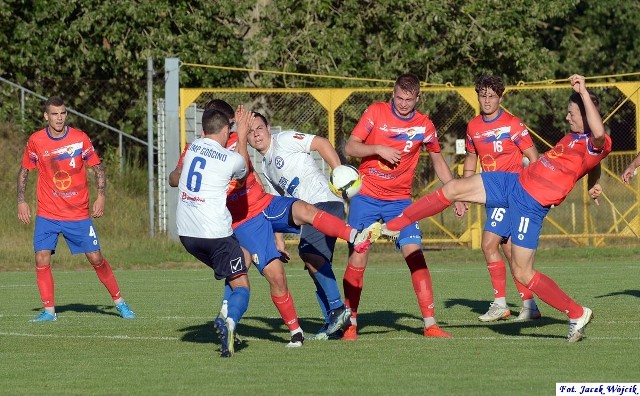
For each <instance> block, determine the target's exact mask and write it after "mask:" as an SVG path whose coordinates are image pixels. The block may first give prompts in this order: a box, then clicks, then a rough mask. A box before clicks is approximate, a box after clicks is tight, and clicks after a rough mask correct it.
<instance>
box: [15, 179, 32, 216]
mask: <svg viewBox="0 0 640 396" xmlns="http://www.w3.org/2000/svg"><path fill="white" fill-rule="evenodd" d="M28 177H29V170H28V169H27V168H22V167H21V168H20V170H19V171H18V188H17V190H18V219H20V221H21V222H23V223H24V224H29V223H30V222H31V208H30V207H29V204H28V203H27V201H26V199H25V193H26V191H27V179H28Z"/></svg>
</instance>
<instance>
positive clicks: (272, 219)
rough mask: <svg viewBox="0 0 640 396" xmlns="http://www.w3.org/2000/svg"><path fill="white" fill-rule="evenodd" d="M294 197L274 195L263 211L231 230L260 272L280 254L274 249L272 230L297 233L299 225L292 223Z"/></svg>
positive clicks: (278, 257)
mask: <svg viewBox="0 0 640 396" xmlns="http://www.w3.org/2000/svg"><path fill="white" fill-rule="evenodd" d="M296 201H297V199H295V198H288V197H274V198H273V199H272V200H271V203H270V204H269V206H267V207H266V208H265V209H264V211H263V212H262V213H261V214H259V215H257V216H255V217H253V218H252V219H249V220H247V221H245V222H244V223H242V224H240V225H239V226H238V227H236V228H235V229H234V230H233V232H234V233H235V234H236V236H237V237H238V241H240V246H242V247H243V248H245V249H247V250H248V251H249V254H251V261H252V262H253V264H254V265H255V266H256V268H257V269H258V271H260V274H262V271H263V270H264V268H265V267H266V266H267V265H268V264H269V263H270V262H272V261H273V260H278V259H280V257H281V256H282V254H281V253H280V252H279V251H278V249H276V242H275V240H274V236H273V233H274V232H286V233H298V232H300V227H297V226H296V225H295V224H294V223H293V215H292V213H291V205H293V203H294V202H296Z"/></svg>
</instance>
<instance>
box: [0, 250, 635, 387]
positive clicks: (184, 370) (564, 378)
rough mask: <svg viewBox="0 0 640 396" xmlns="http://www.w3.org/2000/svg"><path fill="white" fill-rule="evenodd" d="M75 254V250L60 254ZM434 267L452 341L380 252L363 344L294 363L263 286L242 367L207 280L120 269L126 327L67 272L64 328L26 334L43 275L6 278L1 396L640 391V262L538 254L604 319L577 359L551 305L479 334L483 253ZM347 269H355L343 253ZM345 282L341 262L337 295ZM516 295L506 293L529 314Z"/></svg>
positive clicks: (368, 288)
mask: <svg viewBox="0 0 640 396" xmlns="http://www.w3.org/2000/svg"><path fill="white" fill-rule="evenodd" d="M64 250H66V246H64V245H63V246H62V247H61V254H62V252H63V251H64ZM105 254H106V256H107V258H109V253H108V251H107V252H105ZM120 254H121V255H124V253H123V252H120ZM426 255H427V259H428V262H429V265H430V268H431V271H432V276H433V281H434V288H435V296H436V317H437V319H438V321H439V324H440V325H441V326H442V327H443V328H444V329H445V330H447V331H448V332H450V333H451V334H453V336H454V338H453V339H426V338H424V337H423V336H422V321H421V318H420V313H419V310H418V307H417V303H416V301H415V296H414V294H413V291H412V289H411V281H410V277H409V274H408V270H407V268H406V266H405V265H404V264H403V261H402V260H401V256H400V255H399V253H396V252H393V251H391V250H390V249H389V248H388V247H385V246H374V248H373V252H372V254H371V262H370V264H369V267H368V269H367V272H366V274H365V289H364V292H363V296H362V301H361V305H360V312H359V317H358V319H359V333H360V337H359V339H358V341H356V342H346V341H307V342H306V343H305V345H304V347H302V348H300V349H293V350H292V349H288V348H286V347H285V345H286V342H287V341H288V338H289V335H288V331H287V330H286V327H285V326H284V325H283V323H282V321H281V319H280V318H279V316H278V313H277V311H276V309H275V307H274V306H273V304H272V303H271V300H270V298H269V295H268V287H267V282H266V281H265V280H264V279H261V278H260V277H259V275H258V274H257V272H256V271H255V270H252V271H251V277H250V279H251V282H252V294H251V302H250V306H249V310H248V311H247V313H246V315H245V317H244V319H243V321H242V322H241V323H240V326H239V334H240V336H241V337H242V338H243V339H244V340H245V345H244V346H243V347H242V348H240V349H239V350H237V351H236V354H235V356H234V357H232V358H231V359H223V358H220V357H219V352H218V349H219V344H218V340H217V337H215V336H214V333H213V330H212V321H213V319H214V317H215V314H216V312H217V310H218V308H219V300H220V296H221V292H222V283H221V282H218V281H214V279H213V277H212V272H211V271H210V270H209V269H208V268H206V267H204V266H200V265H196V264H195V263H185V264H184V265H182V264H171V265H164V264H163V263H158V268H164V269H138V270H136V269H133V268H134V266H133V265H129V266H128V267H130V268H123V267H118V266H117V265H114V267H116V268H119V269H116V271H115V272H116V276H117V277H118V280H119V282H120V286H121V288H122V290H123V293H124V296H125V298H126V299H127V301H128V302H129V303H130V305H131V306H132V308H133V309H134V310H135V311H136V313H137V314H138V319H136V320H132V321H125V320H123V319H120V317H119V316H118V315H117V312H116V311H115V309H114V308H113V305H112V303H111V301H110V298H109V296H108V294H107V292H106V290H105V289H104V288H103V286H102V285H101V284H100V283H99V281H98V280H97V277H96V276H95V274H94V272H93V271H92V270H77V269H75V268H74V269H73V270H57V271H56V268H57V267H56V263H54V276H55V282H56V303H57V310H58V321H57V322H52V323H30V322H29V320H30V319H31V318H32V317H34V316H35V315H36V314H37V313H38V311H39V310H40V309H41V307H40V302H39V298H38V292H37V288H36V285H35V275H34V272H33V271H32V270H31V269H29V270H28V271H11V270H10V271H6V268H7V267H6V266H5V271H4V272H0V361H1V362H2V363H1V364H0V383H1V384H2V391H1V393H2V394H24V395H33V394H47V395H50V394H82V395H86V394H188V395H197V394H215V393H224V394H251V395H271V394H276V395H277V394H282V395H291V394H334V393H335V394H347V395H349V394H356V395H359V394H367V395H388V394H420V395H424V394H435V395H444V394H469V395H472V394H473V395H478V394H486V395H495V394H504V395H518V394H520V395H539V394H540V395H545V394H547V395H548V394H553V393H554V392H555V383H556V382H600V381H602V382H638V381H640V374H639V373H640V370H639V368H640V365H639V363H638V356H639V355H640V308H639V303H640V286H639V283H638V280H639V279H640V249H637V248H626V249H611V248H605V249H593V248H585V249H554V250H544V251H541V252H539V255H538V261H537V268H538V269H539V270H541V271H542V272H544V273H546V274H548V275H550V276H551V277H553V278H554V279H555V280H556V281H557V282H558V283H559V284H560V286H561V287H563V288H564V289H565V290H566V291H567V292H568V293H569V294H570V295H571V296H572V297H574V298H575V299H576V300H577V301H578V302H579V303H582V304H584V305H586V306H589V307H591V308H592V309H593V312H594V320H593V321H592V323H591V324H590V325H589V327H588V329H587V338H586V339H585V340H584V341H582V342H580V343H576V344H568V343H567V342H566V341H565V340H564V338H565V336H566V334H567V331H568V325H567V320H566V318H565V316H564V315H563V314H561V313H560V312H557V311H555V310H553V309H552V308H550V307H549V306H547V305H545V304H544V303H540V306H541V310H542V313H543V319H541V320H539V321H535V322H528V323H515V322H512V321H502V322H499V323H493V324H484V323H481V322H479V321H478V320H477V316H478V315H479V314H481V313H484V312H485V311H486V309H487V306H488V302H489V298H490V296H491V287H490V283H489V277H488V273H487V270H486V267H485V265H484V263H483V260H482V256H481V253H480V252H479V251H469V250H447V251H427V252H426ZM63 257H64V256H62V257H59V258H58V261H61V260H62V258H63ZM337 257H338V258H344V257H346V252H345V251H344V246H343V245H341V246H340V251H339V252H338V253H337ZM112 261H113V260H112ZM3 265H4V264H3ZM87 267H88V265H87ZM168 267H169V268H168ZM9 268H11V266H9ZM85 268H86V267H85ZM343 271H344V263H341V262H339V261H338V262H337V263H336V274H337V276H338V277H339V278H340V279H341V278H342V273H343ZM287 273H288V279H289V285H290V288H291V291H292V294H293V296H294V298H295V302H296V306H297V308H298V313H299V316H300V318H301V322H302V326H303V328H304V329H305V330H306V332H307V334H311V333H313V332H314V331H315V330H316V329H317V328H318V327H319V326H320V321H321V320H320V317H319V315H320V314H319V310H318V308H317V303H316V301H315V297H314V295H313V290H312V282H311V280H310V279H309V278H308V276H307V274H306V272H305V271H304V270H303V269H302V265H301V264H300V262H299V261H298V260H294V261H293V263H291V264H288V265H287ZM514 290H515V287H513V285H508V293H509V294H508V300H509V303H510V305H511V307H512V309H513V310H514V311H515V313H516V314H517V310H518V308H519V301H518V300H519V299H518V298H517V296H516V293H515V291H514Z"/></svg>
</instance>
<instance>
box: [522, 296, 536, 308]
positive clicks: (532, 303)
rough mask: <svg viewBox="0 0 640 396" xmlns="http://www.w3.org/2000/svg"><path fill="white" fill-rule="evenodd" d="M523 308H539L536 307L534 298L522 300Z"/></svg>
mask: <svg viewBox="0 0 640 396" xmlns="http://www.w3.org/2000/svg"><path fill="white" fill-rule="evenodd" d="M522 306H523V307H525V308H529V309H532V310H537V309H538V306H537V305H536V300H534V299H533V298H530V299H528V300H522Z"/></svg>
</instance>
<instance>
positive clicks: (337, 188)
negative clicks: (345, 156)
mask: <svg viewBox="0 0 640 396" xmlns="http://www.w3.org/2000/svg"><path fill="white" fill-rule="evenodd" d="M329 187H330V188H331V192H333V193H334V194H335V195H337V196H339V197H340V198H342V199H349V198H351V197H353V196H354V195H356V194H357V193H358V192H359V191H360V187H362V178H361V177H360V174H359V173H358V170H357V169H356V168H354V167H353V166H351V165H340V166H336V168H335V169H334V170H333V171H331V175H330V176H329Z"/></svg>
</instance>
